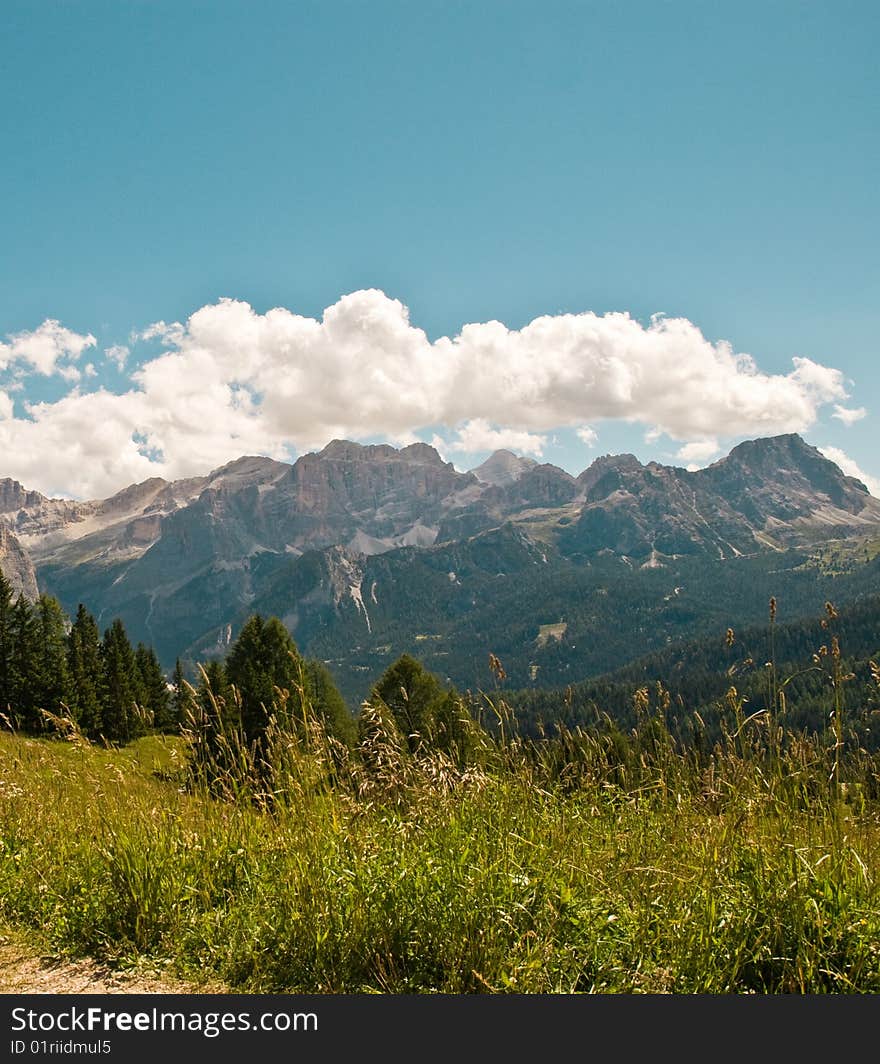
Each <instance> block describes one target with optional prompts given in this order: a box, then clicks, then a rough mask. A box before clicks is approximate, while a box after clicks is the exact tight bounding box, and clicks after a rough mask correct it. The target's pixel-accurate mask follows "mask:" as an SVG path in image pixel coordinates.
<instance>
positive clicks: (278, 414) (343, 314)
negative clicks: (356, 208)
mask: <svg viewBox="0 0 880 1064" xmlns="http://www.w3.org/2000/svg"><path fill="white" fill-rule="evenodd" d="M41 330H42V339H40V341H39V342H37V341H36V340H32V339H31V340H29V339H27V337H31V338H33V337H36V336H37V335H38V334H41ZM22 337H25V339H22ZM139 338H141V339H143V338H148V339H150V340H152V341H156V340H159V341H161V342H162V344H163V346H164V350H163V352H162V353H161V354H159V355H157V356H156V357H154V358H152V359H151V360H148V361H146V362H145V363H143V364H142V365H141V367H140V368H139V369H137V370H136V371H135V372H134V373H132V375H131V377H130V382H131V388H130V390H129V391H127V392H126V393H125V394H123V395H112V394H110V393H108V392H105V391H103V390H99V391H97V392H92V393H89V394H84V395H82V394H79V393H78V392H72V393H70V394H69V395H67V396H65V397H64V398H63V399H61V400H59V401H58V402H56V403H43V404H38V405H37V406H35V407H34V408H33V409H32V410H31V411H30V413H31V420H21V419H19V420H14V421H5V422H3V423H2V425H0V447H2V448H3V454H4V456H5V458H4V466H5V467H6V468H4V470H3V473H5V474H7V475H12V476H16V477H17V478H18V479H19V480H21V481H22V482H23V483H26V484H28V486H32V487H35V488H39V489H41V490H52V491H55V492H57V491H66V492H67V493H71V494H75V495H78V496H84V495H87V496H96V495H105V494H109V493H110V492H111V491H114V490H117V489H118V488H120V487H122V486H124V485H125V484H127V483H130V482H131V481H132V480H136V479H142V478H144V477H147V476H154V475H160V476H166V477H180V476H188V475H192V474H196V473H203V472H205V471H207V470H208V469H211V468H214V467H216V466H218V465H220V464H222V463H223V462H225V461H228V460H230V459H232V458H235V457H237V456H239V455H241V454H246V453H258V454H268V455H271V456H273V457H284V456H285V455H286V454H288V453H289V451H290V449H294V450H296V451H299V452H302V451H305V450H309V449H312V448H315V447H320V446H323V445H324V444H325V443H326V442H327V441H328V440H330V439H332V438H333V437H348V438H354V439H361V440H368V439H376V438H382V439H389V440H394V441H404V440H411V439H413V438H414V437H415V436H417V435H418V434H422V435H424V434H425V433H426V432H428V431H431V430H432V429H436V430H437V431H438V432H440V434H441V435H442V437H443V439H442V440H441V441H440V442H441V444H442V445H443V447H444V448H445V449H446V450H454V451H465V450H466V449H467V448H470V449H472V450H473V451H475V452H476V451H481V450H490V449H494V448H497V447H503V446H507V447H512V448H513V449H515V450H519V451H526V452H528V453H532V454H540V453H541V450H542V448H543V447H544V446H545V444H546V437H545V435H544V434H545V433H550V432H552V431H553V430H556V429H560V428H564V427H568V428H572V429H574V430H575V431H576V432H577V431H580V432H581V433H586V434H587V438H585V436H584V435H581V439H582V440H584V442H587V443H589V442H590V439H591V437H589V432H590V431H591V430H589V429H588V428H587V426H588V425H591V424H594V423H595V422H597V421H600V420H603V419H613V418H618V419H623V420H626V421H629V422H633V423H640V424H641V425H642V426H643V427H644V428H645V430H647V431H648V432H649V433H651V434H657V435H659V434H661V433H662V434H666V435H667V436H669V437H670V438H671V439H673V440H676V441H679V442H680V443H683V444H685V446H689V445H690V446H695V447H698V448H705V447H706V441H708V440H709V439H714V438H716V437H719V438H720V437H725V436H727V437H740V438H741V437H744V436H756V435H770V434H773V433H779V432H796V431H802V430H804V429H806V428H808V427H809V426H811V425H812V424H814V423H815V421H816V419H817V416H818V413H819V410H820V408H821V407H822V406H823V404H826V403H829V402H836V403H837V404H838V405H839V404H840V403H841V402H842V401H844V400H845V399H846V398H847V393H846V389H845V386H844V378H843V375H842V374H841V373H840V371H839V370H837V369H833V368H830V367H827V366H822V365H819V364H818V363H815V362H812V361H810V360H809V359H805V358H796V359H794V360H793V369H792V371H791V372H790V373H788V374H768V373H764V372H761V371H760V370H759V369H758V367H757V365H756V363H755V360H754V359H753V358H752V357H751V356H750V355H746V354H737V353H735V352H734V351H733V349H732V348H731V346H730V345H729V344H727V343H724V342H721V343H711V342H710V341H708V340H707V339H706V338H705V337H704V336H703V335H702V333H701V332H700V330H699V329H698V328H697V327H696V326H695V325H694V324H692V323H691V322H689V321H687V320H686V319H683V318H664V317H655V318H654V319H653V320H652V322H651V323H650V325H648V326H647V327H645V326H643V325H641V324H640V323H639V322H638V321H635V320H634V319H632V318H631V317H630V316H629V315H627V314H623V313H615V314H606V315H604V316H599V315H596V314H593V313H585V314H563V315H557V316H545V317H540V318H536V319H535V320H534V321H532V322H530V323H529V324H528V325H526V326H525V327H524V328H522V329H520V330H511V329H508V328H507V327H506V326H505V325H503V324H502V323H501V322H498V321H489V322H484V323H481V324H469V325H465V326H464V327H463V328H462V329H461V331H460V333H459V334H458V335H457V336H455V337H441V338H440V339H438V340H436V341H434V342H431V341H430V340H429V339H428V337H427V336H426V335H425V333H424V332H423V331H422V330H421V329H419V328H417V327H416V326H414V325H412V324H411V323H410V321H409V314H408V311H407V308H406V307H405V306H404V305H403V304H402V303H400V302H399V301H398V300H395V299H390V298H388V297H387V296H386V295H384V294H383V293H382V292H379V291H377V290H366V291H359V292H353V293H351V294H350V295H347V296H344V297H342V298H341V299H340V300H339V301H338V302H337V303H335V304H334V305H333V306H331V307H328V308H327V309H326V310H325V311H324V314H323V316H322V318H321V319H313V318H308V317H304V316H301V315H298V314H295V313H293V312H292V311H290V310H287V309H285V308H283V307H278V308H275V309H274V310H270V311H268V312H267V313H265V314H258V313H257V312H256V311H254V310H253V308H252V307H250V306H249V305H248V304H247V303H244V302H240V301H236V300H230V299H226V300H221V301H220V302H219V303H216V304H212V305H209V306H205V307H202V308H201V309H199V310H197V311H196V312H195V313H194V314H193V315H191V317H190V318H189V319H188V321H187V322H185V323H183V324H181V323H177V322H173V323H171V324H166V323H164V322H158V323H156V324H155V325H152V326H150V327H149V328H148V329H146V330H143V331H142V332H141V333H140V337H139ZM94 342H95V341H94V338H93V337H92V336H77V335H76V334H75V333H71V332H69V330H65V329H63V328H62V327H61V326H60V325H59V324H58V323H57V322H47V323H44V325H43V326H41V327H40V329H38V330H36V332H35V333H32V334H21V335H20V336H19V337H14V338H13V339H12V344H11V345H4V347H3V348H2V349H0V356H2V357H3V358H5V359H6V360H7V361H8V360H9V359H11V358H17V359H24V360H26V361H28V362H29V363H30V364H31V365H33V366H35V367H40V368H41V372H42V371H43V370H49V369H50V368H54V367H55V366H56V364H57V361H58V359H59V358H61V357H62V356H65V357H70V358H72V357H77V356H78V354H79V353H81V351H82V350H83V349H84V348H85V347H87V346H91V345H93V344H94ZM13 350H14V352H15V353H14V354H13V353H12V352H13ZM110 352H115V353H114V354H113V355H111V353H110ZM105 356H106V357H107V358H112V359H113V360H115V361H117V363H119V361H121V359H122V353H121V349H115V348H109V349H108V351H107V352H106V353H105ZM441 426H442V428H441ZM135 436H137V437H138V439H139V440H141V441H144V440H147V441H149V444H148V447H145V446H144V444H143V442H141V443H140V444H138V443H137V442H136V441H135V439H134V437H135ZM444 440H445V441H446V442H443V441H444ZM139 447H140V450H139ZM144 451H146V453H142V452H144ZM150 456H153V458H154V459H155V460H151V458H150ZM160 456H161V457H160Z"/></svg>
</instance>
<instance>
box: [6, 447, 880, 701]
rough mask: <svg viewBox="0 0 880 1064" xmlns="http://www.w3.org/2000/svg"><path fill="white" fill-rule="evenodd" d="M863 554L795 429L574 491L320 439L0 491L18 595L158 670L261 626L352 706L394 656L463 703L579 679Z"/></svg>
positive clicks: (529, 475) (749, 610)
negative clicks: (331, 679) (695, 466)
mask: <svg viewBox="0 0 880 1064" xmlns="http://www.w3.org/2000/svg"><path fill="white" fill-rule="evenodd" d="M876 541H880V500H877V499H875V498H873V497H872V496H871V495H870V494H869V493H868V491H867V489H866V487H865V485H864V484H862V483H861V482H860V481H858V480H855V479H853V478H852V477H848V476H845V475H844V474H843V473H842V472H841V470H840V469H839V468H838V467H837V466H836V465H835V464H834V463H833V462H831V461H829V460H828V459H826V458H824V457H823V456H822V454H821V453H820V452H819V451H818V450H817V449H816V448H814V447H811V446H809V445H808V444H806V443H805V442H804V441H803V439H801V437H800V436H798V435H795V434H791V435H784V436H776V437H771V438H765V439H758V440H752V441H748V442H745V443H742V444H740V445H739V446H737V447H735V448H734V449H733V450H732V451H731V452H730V454H729V455H727V456H726V457H725V458H722V459H720V460H719V461H717V462H715V463H713V464H712V465H710V466H708V467H707V468H705V469H700V470H697V471H694V472H691V471H688V470H685V469H682V468H679V467H671V466H664V465H660V464H658V463H656V462H649V463H648V464H647V465H643V464H641V463H640V462H639V461H638V460H637V459H636V458H635V457H634V456H633V455H616V456H612V455H605V456H602V457H600V458H597V459H596V460H595V461H594V462H593V463H592V464H591V465H590V466H589V467H588V468H587V469H585V470H584V471H583V472H582V473H581V474H580V475H579V476H572V475H570V474H569V473H567V472H565V471H564V470H562V469H560V468H558V467H556V466H553V465H548V464H541V463H538V462H535V461H533V460H532V459H528V458H521V457H518V456H516V455H514V454H512V453H511V452H509V451H496V452H495V453H494V454H493V455H492V456H491V457H490V458H489V459H488V460H487V461H486V462H484V463H483V464H482V465H480V466H478V467H476V468H475V469H473V470H471V471H469V472H465V473H462V472H459V471H457V470H456V469H455V468H454V466H453V465H452V464H451V463H448V462H444V461H443V460H442V458H441V457H440V455H439V454H438V453H437V452H436V450H434V449H433V448H432V447H430V446H428V445H427V444H424V443H416V444H413V445H411V446H408V447H404V448H402V449H400V450H398V449H395V448H393V447H390V446H387V445H379V446H362V445H359V444H357V443H352V442H350V441H345V440H334V441H333V442H332V443H330V444H328V445H327V446H326V447H325V448H324V449H323V450H322V451H320V452H318V453H313V454H306V455H303V456H302V457H301V458H299V459H298V460H297V461H296V462H295V463H293V464H287V463H283V462H277V461H273V460H272V459H268V458H262V457H243V458H239V459H237V460H236V461H233V462H230V463H229V464H228V465H225V466H223V467H221V468H220V469H217V470H214V471H213V472H211V473H209V474H207V475H206V476H203V477H194V478H189V479H185V480H178V481H174V482H167V481H165V480H162V479H159V478H153V479H151V480H147V481H144V482H143V483H141V484H135V485H131V486H130V487H127V488H125V489H124V490H123V491H120V492H119V493H117V494H116V495H114V496H112V497H111V498H109V499H104V500H96V501H89V502H75V501H70V500H64V499H50V498H47V497H45V496H43V495H41V494H40V493H38V492H35V491H29V490H27V489H26V488H24V487H22V485H20V484H19V483H18V482H17V481H14V480H11V479H8V478H7V479H0V565H2V568H3V571H4V573H6V575H7V577H8V578H9V579H10V580H11V581H12V583H13V585H14V587H15V588H16V589H17V590H19V591H22V592H23V593H24V594H26V595H28V596H30V597H33V596H34V595H35V594H36V593H37V586H39V588H40V590H42V591H46V592H48V593H50V594H53V595H55V596H57V597H58V598H59V599H60V601H61V603H62V605H63V606H64V607H65V609H66V610H67V611H68V612H69V613H72V612H74V611H75V610H76V607H77V605H78V603H80V602H82V603H84V604H85V605H86V606H87V607H88V608H89V609H90V610H91V611H92V612H93V613H94V614H95V616H96V617H97V619H98V621H99V624H100V625H101V626H102V627H105V626H107V625H108V624H109V623H110V621H111V620H112V619H113V618H115V617H121V618H122V619H123V621H124V622H125V625H126V628H127V629H128V631H129V633H130V634H131V637H132V639H133V640H136V641H143V642H146V643H151V644H152V645H154V646H155V648H156V650H157V652H158V654H159V656H160V659H161V660H162V662H163V663H164V664H165V665H166V666H167V667H170V666H172V665H173V664H174V661H175V659H176V658H182V659H186V660H190V661H195V660H201V659H203V658H204V657H206V656H210V655H212V654H219V653H223V652H224V651H225V648H226V647H227V646H228V645H229V643H230V642H231V641H232V640H233V639H234V638H235V635H236V634H237V631H238V630H239V629H240V626H241V624H242V623H243V620H244V619H245V618H246V617H247V616H248V615H249V614H250V613H251V612H263V613H275V614H277V615H278V616H280V617H281V618H282V619H283V620H284V622H285V624H287V626H288V627H289V628H290V630H291V632H292V634H293V635H294V637H295V639H296V640H297V643H298V644H299V646H300V649H302V650H303V651H304V652H307V653H309V654H311V655H312V656H320V657H321V658H323V659H324V660H325V661H327V662H328V663H329V664H330V666H331V669H332V670H333V671H334V673H335V674H336V676H337V679H338V682H339V683H340V686H341V687H342V689H343V691H344V692H345V693H346V694H347V695H348V696H349V697H350V698H353V699H354V698H359V697H362V696H363V695H364V694H365V693H366V691H367V690H368V689H369V683H370V682H371V681H372V680H373V679H374V678H375V675H376V674H377V673H378V672H380V671H381V670H382V669H383V668H384V667H385V666H386V665H387V664H388V661H389V659H393V657H395V656H397V655H398V654H399V653H401V652H403V651H405V650H406V651H409V652H413V653H417V654H419V655H420V656H421V657H423V658H425V659H426V660H427V661H428V663H429V664H430V665H431V667H432V668H435V669H436V670H437V671H439V672H441V673H443V674H444V675H446V676H448V678H449V679H451V680H453V681H454V682H456V683H457V684H459V685H461V686H476V685H481V684H484V683H487V682H489V681H490V679H491V678H490V677H489V676H488V675H487V672H486V663H485V659H486V658H487V656H488V651H489V650H492V651H493V652H496V653H501V652H502V651H503V653H504V654H505V655H506V658H507V661H506V662H505V665H506V666H507V662H508V661H509V662H510V667H509V668H508V672H509V673H511V675H512V676H513V677H514V678H515V679H517V680H518V681H520V682H521V683H523V684H554V683H560V682H567V681H569V680H572V679H582V678H583V676H584V675H589V674H590V673H591V672H595V671H596V670H597V669H601V668H605V667H613V666H615V665H619V664H622V663H623V662H624V661H625V660H627V655H628V656H629V658H632V657H634V656H636V654H637V653H641V652H643V651H644V650H646V649H651V648H652V647H657V646H661V645H664V643H665V642H668V640H669V639H671V638H674V637H676V636H679V635H693V634H699V633H700V631H701V625H702V626H705V625H706V624H707V623H710V619H713V618H716V617H717V620H718V623H721V620H722V619H723V618H724V617H726V618H727V623H740V622H741V621H743V620H746V619H749V620H754V619H756V618H757V616H758V614H759V608H760V609H763V608H764V605H765V604H766V600H767V596H768V595H769V594H771V593H772V590H768V588H770V587H771V585H772V586H773V587H776V586H778V585H781V586H784V587H785V589H786V594H789V595H790V598H791V602H792V605H793V606H794V605H795V604H796V603H801V605H800V606H797V608H799V609H800V608H803V609H806V608H807V598H808V596H809V595H811V594H814V593H815V592H816V591H817V588H816V587H815V585H816V584H817V582H819V583H821V581H822V580H826V579H831V576H830V571H829V567H828V565H827V564H825V565H824V567H823V565H820V564H819V561H818V559H820V558H821V557H824V558H825V559H826V562H827V559H828V558H829V557H830V552H831V551H832V550H836V551H837V553H838V554H841V552H842V553H843V555H845V557H846V565H847V566H849V567H850V568H851V567H852V566H853V565H857V566H858V567H860V572H859V575H858V576H853V577H852V578H851V579H849V580H848V579H847V578H846V574H840V573H838V574H837V580H838V583H837V584H836V585H835V586H836V590H837V593H838V596H839V595H840V594H844V595H849V596H850V597H854V596H857V595H858V594H860V593H862V592H863V591H864V590H865V589H866V588H868V587H869V586H870V585H871V581H872V579H873V565H874V563H873V559H874V557H875V554H876V551H875V549H874V546H873V544H874V543H875V542H876ZM829 544H830V546H829ZM823 551H824V554H823ZM822 593H824V591H823V592H822ZM761 603H763V604H764V605H760V607H759V604H761ZM725 611H726V613H725ZM711 623H715V622H714V620H711Z"/></svg>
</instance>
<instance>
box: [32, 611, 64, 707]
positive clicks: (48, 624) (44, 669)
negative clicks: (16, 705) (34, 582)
mask: <svg viewBox="0 0 880 1064" xmlns="http://www.w3.org/2000/svg"><path fill="white" fill-rule="evenodd" d="M34 636H35V639H36V648H35V650H36V652H35V654H34V655H33V656H34V658H35V671H34V674H33V678H32V688H33V700H34V703H35V705H36V708H37V710H40V709H45V710H47V711H48V712H49V713H58V712H59V711H60V709H61V704H62V702H63V703H64V704H65V705H67V703H68V700H69V698H70V687H71V685H70V673H69V671H68V667H67V618H66V617H65V615H64V611H63V610H62V609H61V603H60V602H59V601H58V600H57V599H55V598H52V597H51V596H50V595H40V598H39V600H38V601H37V606H36V610H35V611H34Z"/></svg>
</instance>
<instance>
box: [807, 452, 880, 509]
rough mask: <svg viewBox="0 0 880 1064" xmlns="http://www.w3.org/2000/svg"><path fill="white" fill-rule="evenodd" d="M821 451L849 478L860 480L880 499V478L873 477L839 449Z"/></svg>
mask: <svg viewBox="0 0 880 1064" xmlns="http://www.w3.org/2000/svg"><path fill="white" fill-rule="evenodd" d="M819 451H820V452H821V453H822V454H824V455H825V457H826V458H828V459H830V461H832V462H834V463H836V464H837V465H839V466H840V468H841V470H842V471H843V472H844V473H845V474H846V475H847V476H848V477H855V478H856V480H860V481H861V482H862V483H863V484H864V485H865V487H866V488H867V489H868V491H870V493H871V494H872V495H873V496H874V497H875V498H877V499H880V478H878V477H872V476H871V474H870V473H866V472H865V471H864V470H863V469H860V468H859V466H858V464H857V463H856V462H855V460H854V459H852V458H850V456H849V455H848V454H847V453H846V452H845V451H842V450H841V449H840V448H839V447H820V448H819Z"/></svg>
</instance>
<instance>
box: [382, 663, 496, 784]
mask: <svg viewBox="0 0 880 1064" xmlns="http://www.w3.org/2000/svg"><path fill="white" fill-rule="evenodd" d="M373 696H374V699H378V700H379V701H380V702H381V703H383V704H384V705H385V706H387V707H388V709H389V710H390V711H391V714H392V715H393V717H394V721H395V724H396V725H397V728H398V730H399V731H400V733H401V735H403V736H404V737H405V739H406V742H407V745H408V747H409V749H410V751H412V752H416V751H417V750H420V749H423V748H425V747H430V748H432V749H434V750H443V751H444V752H446V753H448V754H450V755H451V756H453V757H455V759H456V760H457V761H458V763H459V764H460V765H464V764H465V763H466V762H467V760H468V759H469V756H470V753H471V751H472V750H473V747H474V740H475V736H476V734H477V731H478V729H479V725H478V724H477V723H476V721H475V720H474V719H473V718H472V717H471V715H470V713H469V712H468V710H467V708H466V706H465V705H464V703H463V702H462V699H461V697H460V695H459V694H458V692H457V691H456V690H455V689H454V688H452V689H447V688H445V687H444V686H443V685H442V684H441V683H440V681H439V680H438V678H437V677H436V676H435V675H434V674H433V673H431V672H428V670H427V669H426V668H425V667H424V666H423V665H422V663H421V662H420V661H417V660H416V659H415V658H413V657H410V655H409V654H404V655H403V656H402V657H400V658H398V660H397V661H396V662H395V663H394V664H393V665H392V666H390V668H388V669H386V671H385V673H384V674H383V675H382V678H381V679H380V680H379V682H378V683H377V684H376V686H375V687H374V688H373Z"/></svg>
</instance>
